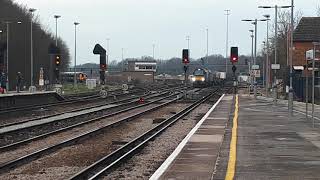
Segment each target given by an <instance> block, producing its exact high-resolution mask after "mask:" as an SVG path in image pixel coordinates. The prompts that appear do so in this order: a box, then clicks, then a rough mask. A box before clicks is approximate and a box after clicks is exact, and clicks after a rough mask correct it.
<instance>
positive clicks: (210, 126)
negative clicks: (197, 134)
mask: <svg viewBox="0 0 320 180" xmlns="http://www.w3.org/2000/svg"><path fill="white" fill-rule="evenodd" d="M202 128H203V129H224V128H225V126H212V125H204V126H202Z"/></svg>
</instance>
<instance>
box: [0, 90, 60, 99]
mask: <svg viewBox="0 0 320 180" xmlns="http://www.w3.org/2000/svg"><path fill="white" fill-rule="evenodd" d="M55 93H56V92H55V91H36V92H33V93H31V92H28V91H21V92H20V93H17V92H16V91H9V92H8V93H6V94H0V98H1V97H11V96H28V95H39V94H55Z"/></svg>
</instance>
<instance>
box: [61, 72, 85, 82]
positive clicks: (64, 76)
mask: <svg viewBox="0 0 320 180" xmlns="http://www.w3.org/2000/svg"><path fill="white" fill-rule="evenodd" d="M74 74H76V78H77V82H79V83H84V82H86V80H87V78H88V75H87V74H86V73H83V72H62V73H60V76H61V80H62V82H73V81H74Z"/></svg>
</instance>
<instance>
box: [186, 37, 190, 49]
mask: <svg viewBox="0 0 320 180" xmlns="http://www.w3.org/2000/svg"><path fill="white" fill-rule="evenodd" d="M186 40H187V42H188V49H190V36H187V37H186Z"/></svg>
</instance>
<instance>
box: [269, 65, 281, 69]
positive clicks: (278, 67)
mask: <svg viewBox="0 0 320 180" xmlns="http://www.w3.org/2000/svg"><path fill="white" fill-rule="evenodd" d="M271 69H273V70H279V69H280V64H271Z"/></svg>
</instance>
